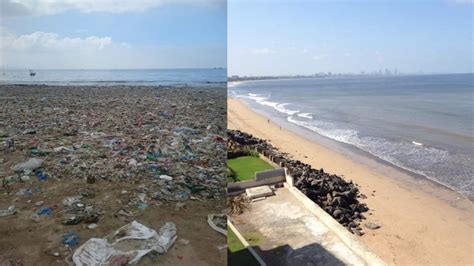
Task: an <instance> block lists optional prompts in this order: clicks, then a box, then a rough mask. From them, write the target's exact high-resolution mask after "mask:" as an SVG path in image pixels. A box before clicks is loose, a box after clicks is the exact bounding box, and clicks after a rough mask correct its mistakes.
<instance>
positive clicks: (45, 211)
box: [36, 208, 53, 216]
mask: <svg viewBox="0 0 474 266" xmlns="http://www.w3.org/2000/svg"><path fill="white" fill-rule="evenodd" d="M36 213H37V214H38V215H47V216H51V215H52V214H53V209H51V208H41V209H39V210H38V211H37V212H36Z"/></svg>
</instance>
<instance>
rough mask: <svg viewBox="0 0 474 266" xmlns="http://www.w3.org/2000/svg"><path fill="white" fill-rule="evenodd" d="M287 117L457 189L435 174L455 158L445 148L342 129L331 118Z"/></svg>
mask: <svg viewBox="0 0 474 266" xmlns="http://www.w3.org/2000/svg"><path fill="white" fill-rule="evenodd" d="M287 120H288V122H291V123H293V124H296V125H299V126H302V127H304V128H307V129H309V130H311V131H314V132H316V133H318V134H320V135H322V136H325V137H328V138H331V139H334V140H337V141H340V142H343V143H347V144H351V145H353V146H355V147H358V148H359V149H361V150H363V151H366V152H368V153H370V154H372V155H373V156H375V157H378V158H380V159H382V160H384V161H387V162H389V163H391V164H393V165H396V166H398V167H400V168H403V169H405V170H408V171H411V172H414V173H417V174H420V175H423V176H425V177H427V178H429V179H431V180H433V181H435V182H438V183H440V184H442V185H444V186H447V187H449V188H451V189H454V190H455V187H456V186H454V185H453V184H450V182H446V180H440V179H439V178H433V176H436V172H435V171H434V169H435V168H439V167H440V166H442V165H445V164H447V163H449V162H450V160H451V159H450V156H451V155H450V154H449V152H447V151H445V150H441V149H437V148H434V147H426V146H424V145H423V144H422V143H420V144H421V146H420V145H418V144H415V143H414V142H413V141H411V142H409V141H396V140H388V139H385V138H382V137H367V136H365V137H360V136H359V132H357V131H355V130H352V129H340V128H337V127H336V126H335V125H334V124H333V123H329V122H323V121H301V120H297V119H295V117H294V116H288V118H287ZM417 143H419V142H417Z"/></svg>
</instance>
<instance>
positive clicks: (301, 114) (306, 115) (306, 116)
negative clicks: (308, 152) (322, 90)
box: [298, 113, 313, 119]
mask: <svg viewBox="0 0 474 266" xmlns="http://www.w3.org/2000/svg"><path fill="white" fill-rule="evenodd" d="M298 116H299V117H304V118H308V119H313V116H312V115H311V114H310V113H299V114H298Z"/></svg>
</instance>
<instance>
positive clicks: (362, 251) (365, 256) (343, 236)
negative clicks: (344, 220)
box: [285, 184, 387, 265]
mask: <svg viewBox="0 0 474 266" xmlns="http://www.w3.org/2000/svg"><path fill="white" fill-rule="evenodd" d="M285 187H287V188H288V190H289V191H290V192H291V193H292V194H293V195H294V196H295V197H296V198H297V199H298V200H299V201H300V202H301V203H303V205H304V206H305V207H306V208H307V209H308V210H309V211H310V212H311V213H313V214H314V215H315V216H316V217H317V218H318V219H320V221H321V222H323V223H324V224H325V225H326V226H327V227H328V228H329V229H330V230H331V231H333V232H334V233H335V234H336V235H337V237H338V238H339V239H340V240H341V241H342V242H343V243H344V244H346V245H347V246H348V247H350V248H351V250H352V251H353V252H354V253H355V254H356V255H357V256H359V257H360V258H361V259H362V260H364V261H366V262H367V264H368V265H387V264H386V263H385V262H384V261H383V260H382V259H380V258H379V257H378V256H377V255H375V254H374V253H373V252H372V251H370V250H369V249H368V248H367V246H365V245H364V244H363V243H362V242H361V241H360V240H359V239H357V238H356V237H355V236H354V235H353V234H351V233H350V232H349V231H347V229H346V228H344V226H342V225H341V224H339V223H338V222H337V221H336V220H334V218H333V217H332V216H330V215H329V214H328V213H326V212H325V211H324V210H323V209H321V207H319V206H318V205H317V204H316V203H314V202H313V201H312V200H310V199H309V198H308V197H306V195H304V194H303V193H302V192H301V191H299V190H298V189H297V188H295V187H291V186H289V184H285Z"/></svg>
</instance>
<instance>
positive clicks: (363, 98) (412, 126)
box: [229, 74, 474, 200]
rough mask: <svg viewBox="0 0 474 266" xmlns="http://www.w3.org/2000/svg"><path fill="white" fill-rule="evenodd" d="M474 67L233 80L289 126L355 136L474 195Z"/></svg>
mask: <svg viewBox="0 0 474 266" xmlns="http://www.w3.org/2000/svg"><path fill="white" fill-rule="evenodd" d="M473 81H474V74H455V75H454V74H453V75H422V76H391V77H358V78H326V79H317V78H314V79H287V80H262V81H246V82H241V83H230V84H229V95H231V96H234V97H238V98H240V99H241V100H243V101H244V102H246V103H247V104H249V105H250V107H251V108H253V109H255V110H256V111H259V112H261V113H264V114H266V115H268V116H270V117H272V120H275V121H278V122H279V123H281V125H282V126H284V127H290V128H291V127H293V128H294V127H297V128H301V129H303V131H304V133H305V134H317V135H319V136H324V137H326V138H329V139H331V140H334V141H336V142H342V143H346V144H350V145H352V146H353V147H355V148H356V149H360V150H363V151H365V152H367V153H370V154H372V155H373V156H376V157H378V158H379V159H382V160H384V161H386V162H388V163H390V164H393V165H396V166H398V167H401V168H404V169H406V170H409V171H411V172H414V173H417V174H420V175H423V176H425V177H427V178H429V179H432V180H434V181H436V182H438V183H440V184H443V185H445V186H447V187H450V188H452V189H454V190H456V191H458V192H460V193H462V194H463V195H465V196H467V197H468V198H470V199H471V200H472V199H474V163H473V157H474V135H473V125H474V123H473V122H474V120H473V114H474V85H473V84H474V83H473Z"/></svg>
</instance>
